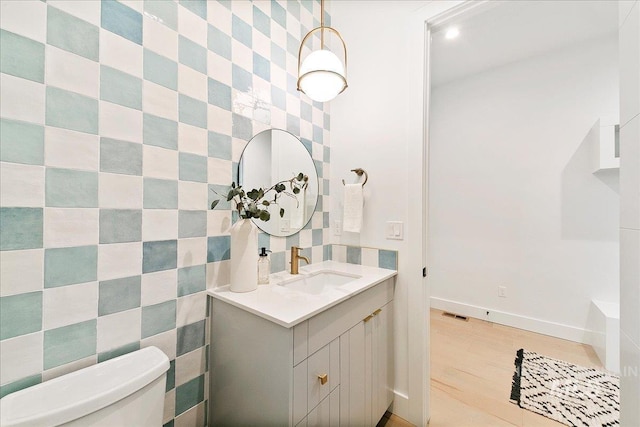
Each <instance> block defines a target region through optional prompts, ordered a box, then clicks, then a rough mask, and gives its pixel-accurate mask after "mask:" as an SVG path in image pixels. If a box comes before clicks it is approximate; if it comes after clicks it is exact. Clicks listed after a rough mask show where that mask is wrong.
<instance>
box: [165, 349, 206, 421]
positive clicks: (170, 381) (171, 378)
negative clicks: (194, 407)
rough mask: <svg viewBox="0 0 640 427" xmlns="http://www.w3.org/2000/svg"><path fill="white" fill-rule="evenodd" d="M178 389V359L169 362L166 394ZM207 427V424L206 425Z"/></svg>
mask: <svg viewBox="0 0 640 427" xmlns="http://www.w3.org/2000/svg"><path fill="white" fill-rule="evenodd" d="M175 387H176V359H173V360H172V361H170V362H169V370H168V371H167V384H166V387H165V392H166V391H169V390H173V389H174V388H175ZM205 425H206V424H205Z"/></svg>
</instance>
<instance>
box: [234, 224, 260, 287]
mask: <svg viewBox="0 0 640 427" xmlns="http://www.w3.org/2000/svg"><path fill="white" fill-rule="evenodd" d="M257 288H258V227H257V226H256V225H255V224H254V223H253V221H251V220H250V219H239V220H238V221H236V223H235V224H233V225H232V226H231V286H230V287H229V290H230V291H232V292H250V291H254V290H256V289H257Z"/></svg>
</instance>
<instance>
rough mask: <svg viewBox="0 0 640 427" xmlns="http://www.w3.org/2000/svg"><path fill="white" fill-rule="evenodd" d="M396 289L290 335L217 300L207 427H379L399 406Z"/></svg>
mask: <svg viewBox="0 0 640 427" xmlns="http://www.w3.org/2000/svg"><path fill="white" fill-rule="evenodd" d="M393 289H394V279H393V278H389V279H386V280H384V281H382V282H381V283H378V284H377V285H374V286H372V287H370V288H368V289H366V290H364V291H362V292H361V293H358V294H356V295H354V296H352V297H351V298H348V299H346V300H344V301H342V302H340V303H338V304H337V305H334V306H333V307H330V308H328V309H326V310H324V311H321V312H319V313H317V314H315V315H314V316H312V317H310V318H308V319H306V320H303V321H301V322H299V323H297V324H295V325H293V326H292V327H284V326H282V325H279V324H277V323H276V322H273V321H271V320H268V319H265V318H263V317H261V316H259V315H256V314H254V313H250V312H249V311H246V310H244V309H243V308H241V307H236V306H234V305H232V304H229V303H228V302H225V301H222V300H219V299H216V298H215V297H214V298H211V299H210V303H211V304H210V322H211V323H210V333H211V346H210V365H209V373H210V380H209V425H211V426H222V425H260V426H263V425H273V426H286V425H288V426H308V427H311V426H323V427H324V426H375V425H376V424H377V422H378V421H379V420H380V418H381V417H382V416H383V415H384V412H385V411H386V409H387V408H388V407H389V405H390V404H391V401H392V399H393V312H392V305H393V302H392V300H393Z"/></svg>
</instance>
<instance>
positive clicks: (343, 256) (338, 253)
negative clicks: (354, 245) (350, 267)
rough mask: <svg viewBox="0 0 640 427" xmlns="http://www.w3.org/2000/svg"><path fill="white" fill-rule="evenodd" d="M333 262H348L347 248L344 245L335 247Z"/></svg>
mask: <svg viewBox="0 0 640 427" xmlns="http://www.w3.org/2000/svg"><path fill="white" fill-rule="evenodd" d="M332 253H333V260H334V261H338V262H347V247H346V246H344V245H333V250H332Z"/></svg>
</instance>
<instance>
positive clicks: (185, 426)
mask: <svg viewBox="0 0 640 427" xmlns="http://www.w3.org/2000/svg"><path fill="white" fill-rule="evenodd" d="M205 391H206V387H205ZM205 419H206V405H205V403H204V402H200V403H198V404H197V405H195V406H193V407H191V408H190V409H188V410H186V411H184V412H183V413H181V414H179V415H178V416H176V418H175V420H174V427H190V426H199V425H203V424H204V422H205Z"/></svg>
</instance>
